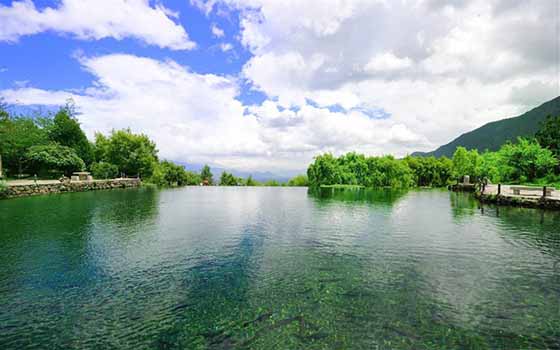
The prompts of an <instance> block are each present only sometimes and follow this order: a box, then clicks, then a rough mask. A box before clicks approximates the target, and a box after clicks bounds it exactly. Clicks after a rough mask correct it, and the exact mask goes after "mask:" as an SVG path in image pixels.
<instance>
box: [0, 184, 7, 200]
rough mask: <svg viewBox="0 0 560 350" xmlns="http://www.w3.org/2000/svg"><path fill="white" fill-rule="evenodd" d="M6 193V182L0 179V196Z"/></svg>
mask: <svg viewBox="0 0 560 350" xmlns="http://www.w3.org/2000/svg"><path fill="white" fill-rule="evenodd" d="M7 193H8V184H7V183H6V182H5V181H0V198H3V197H5V196H6V194H7Z"/></svg>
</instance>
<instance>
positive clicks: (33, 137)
mask: <svg viewBox="0 0 560 350" xmlns="http://www.w3.org/2000/svg"><path fill="white" fill-rule="evenodd" d="M47 142H48V139H47V133H46V132H45V130H44V129H42V128H40V127H39V126H38V125H37V124H36V123H35V122H34V121H33V119H30V118H25V117H12V116H10V115H8V114H7V113H6V112H5V111H3V112H2V113H1V118H0V155H1V156H2V161H3V166H4V168H5V170H6V172H7V173H9V174H12V175H13V174H16V173H17V174H21V173H22V172H23V171H24V170H25V156H26V153H27V151H28V150H29V148H30V147H32V146H37V145H43V144H46V143H47Z"/></svg>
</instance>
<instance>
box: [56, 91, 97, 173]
mask: <svg viewBox="0 0 560 350" xmlns="http://www.w3.org/2000/svg"><path fill="white" fill-rule="evenodd" d="M76 114H77V113H76V109H75V107H74V104H73V103H72V102H68V103H67V104H66V106H64V107H62V108H61V109H60V110H59V111H58V112H57V113H56V114H55V116H54V118H53V122H52V125H50V127H49V128H48V135H49V139H50V140H51V141H53V142H56V143H59V144H61V145H63V146H67V147H70V148H73V149H74V150H75V151H76V153H77V154H78V156H79V157H80V158H82V160H83V161H84V162H85V164H86V165H90V164H91V163H92V162H93V161H94V151H93V147H92V145H91V143H90V142H89V141H88V139H87V137H86V135H85V134H84V132H83V131H82V128H81V127H80V123H79V122H78V120H77V118H76Z"/></svg>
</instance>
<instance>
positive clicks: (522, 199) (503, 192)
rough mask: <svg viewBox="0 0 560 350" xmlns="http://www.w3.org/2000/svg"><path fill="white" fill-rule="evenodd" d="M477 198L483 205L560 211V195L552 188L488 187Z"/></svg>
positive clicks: (478, 193) (476, 194)
mask: <svg viewBox="0 0 560 350" xmlns="http://www.w3.org/2000/svg"><path fill="white" fill-rule="evenodd" d="M544 194H546V195H544ZM475 196H476V198H477V199H478V200H479V201H480V202H482V203H490V204H496V205H507V206H514V207H525V208H540V209H551V210H560V193H559V192H558V191H557V190H555V189H553V188H550V187H548V188H547V187H537V186H510V185H488V186H486V188H485V189H484V191H482V192H476V193H475Z"/></svg>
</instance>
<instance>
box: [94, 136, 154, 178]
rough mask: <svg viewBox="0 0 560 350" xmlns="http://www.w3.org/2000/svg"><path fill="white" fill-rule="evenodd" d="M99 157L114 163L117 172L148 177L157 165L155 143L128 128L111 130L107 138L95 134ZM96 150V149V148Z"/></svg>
mask: <svg viewBox="0 0 560 350" xmlns="http://www.w3.org/2000/svg"><path fill="white" fill-rule="evenodd" d="M98 145H99V147H100V148H102V149H100V150H99V152H97V153H99V155H100V158H101V159H99V160H98V161H104V162H108V163H111V164H114V165H116V166H117V167H118V168H119V172H121V173H124V174H126V175H133V176H134V175H138V176H140V177H145V178H149V177H150V176H151V175H152V172H153V170H154V167H155V166H156V165H157V161H158V158H157V152H158V151H157V149H156V145H155V144H154V143H153V142H152V141H151V140H150V139H149V138H148V136H146V135H144V134H133V133H132V132H131V131H130V130H128V129H127V130H118V131H115V130H113V131H112V132H111V135H110V136H109V138H107V139H105V137H100V136H96V148H97V146H98ZM96 151H97V150H96Z"/></svg>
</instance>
